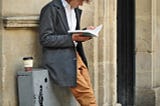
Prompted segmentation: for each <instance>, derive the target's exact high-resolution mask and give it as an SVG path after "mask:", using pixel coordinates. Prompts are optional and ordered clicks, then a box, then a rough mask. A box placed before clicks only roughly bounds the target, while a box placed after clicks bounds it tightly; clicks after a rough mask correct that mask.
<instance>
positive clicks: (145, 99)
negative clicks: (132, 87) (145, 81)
mask: <svg viewBox="0 0 160 106" xmlns="http://www.w3.org/2000/svg"><path fill="white" fill-rule="evenodd" d="M155 99H156V97H155V91H154V90H152V89H144V88H137V89H136V97H135V106H155Z"/></svg>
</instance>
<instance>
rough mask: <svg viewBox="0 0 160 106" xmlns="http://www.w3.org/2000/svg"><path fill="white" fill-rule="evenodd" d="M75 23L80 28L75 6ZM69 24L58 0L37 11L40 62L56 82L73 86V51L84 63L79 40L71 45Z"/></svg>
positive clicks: (74, 64) (74, 71) (79, 13)
mask: <svg viewBox="0 0 160 106" xmlns="http://www.w3.org/2000/svg"><path fill="white" fill-rule="evenodd" d="M75 12H76V17H77V27H76V29H79V28H80V16H81V10H80V9H78V8H76V9H75ZM68 30H69V27H68V23H67V18H66V14H65V9H64V7H63V6H62V2H61V0H53V1H51V2H50V3H48V4H47V5H46V6H44V7H43V8H42V10H41V14H40V31H39V32H40V44H41V45H42V49H43V53H42V63H43V64H42V65H43V67H44V68H46V69H48V71H49V73H50V76H51V78H52V79H53V80H54V81H55V82H56V83H57V84H59V85H60V86H76V69H77V65H76V51H78V52H79V54H80V56H81V58H82V60H83V61H84V63H85V64H86V66H87V61H86V58H85V54H84V51H83V47H82V43H81V42H78V45H77V47H75V45H74V43H73V41H72V37H71V35H70V34H68V32H67V31H68Z"/></svg>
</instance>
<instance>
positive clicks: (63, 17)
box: [53, 0, 69, 31]
mask: <svg viewBox="0 0 160 106" xmlns="http://www.w3.org/2000/svg"><path fill="white" fill-rule="evenodd" d="M53 2H54V3H53V4H54V5H55V6H56V7H57V12H58V14H59V16H60V18H61V20H62V23H63V25H64V27H65V29H66V31H68V30H69V26H68V23H67V16H66V13H65V9H64V7H63V5H62V2H61V0H53Z"/></svg>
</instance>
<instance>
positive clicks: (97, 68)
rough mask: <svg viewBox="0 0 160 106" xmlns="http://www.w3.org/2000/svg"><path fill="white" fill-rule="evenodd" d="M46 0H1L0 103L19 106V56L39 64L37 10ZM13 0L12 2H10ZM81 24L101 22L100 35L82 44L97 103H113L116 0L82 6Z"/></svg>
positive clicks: (99, 0) (97, 0)
mask: <svg viewBox="0 0 160 106" xmlns="http://www.w3.org/2000/svg"><path fill="white" fill-rule="evenodd" d="M47 2H49V1H47V0H41V1H39V0H28V1H26V0H16V2H15V1H12V0H0V8H1V9H0V22H1V23H0V26H1V27H0V40H1V44H0V49H1V50H0V51H1V53H0V59H1V61H0V65H1V71H0V81H1V82H0V92H2V93H0V106H18V98H17V83H16V72H17V71H22V70H23V62H22V58H23V57H24V56H33V58H34V67H39V65H40V58H41V48H40V45H39V42H38V19H39V12H40V9H41V8H42V6H44V5H45V4H46V3H47ZM11 4H12V5H11ZM81 8H82V9H83V10H84V12H83V14H82V23H81V27H86V26H88V25H95V26H97V25H99V24H103V30H102V31H101V33H100V37H98V38H94V39H92V40H91V41H88V42H86V43H85V44H84V46H85V50H86V54H87V57H88V61H89V67H90V68H89V69H90V73H91V78H92V83H93V87H94V91H95V95H96V98H97V101H98V103H99V106H115V105H117V103H116V98H117V93H116V0H93V1H92V2H91V3H90V4H89V5H88V4H84V6H83V7H81Z"/></svg>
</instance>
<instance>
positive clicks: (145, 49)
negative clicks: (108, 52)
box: [135, 0, 160, 106]
mask: <svg viewBox="0 0 160 106" xmlns="http://www.w3.org/2000/svg"><path fill="white" fill-rule="evenodd" d="M159 3H160V2H159V1H158V0H145V2H144V0H136V97H135V98H136V106H159V101H160V100H159V93H160V90H159V87H160V77H159V75H160V61H159V57H160V49H159V40H160V38H159V29H160V27H159V12H160V8H159V5H160V4H159ZM142 5H143V6H142Z"/></svg>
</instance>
